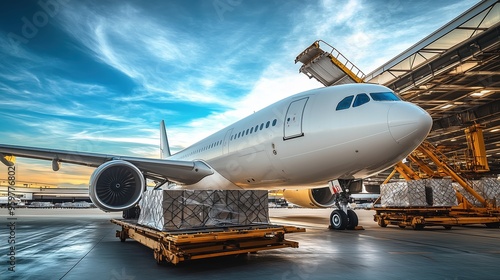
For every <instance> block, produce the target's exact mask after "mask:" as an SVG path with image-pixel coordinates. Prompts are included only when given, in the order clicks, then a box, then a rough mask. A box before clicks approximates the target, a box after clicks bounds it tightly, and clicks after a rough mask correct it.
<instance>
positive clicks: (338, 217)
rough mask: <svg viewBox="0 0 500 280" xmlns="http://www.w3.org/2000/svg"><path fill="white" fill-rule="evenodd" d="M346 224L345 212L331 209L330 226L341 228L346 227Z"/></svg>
mask: <svg viewBox="0 0 500 280" xmlns="http://www.w3.org/2000/svg"><path fill="white" fill-rule="evenodd" d="M347 224H348V218H347V214H346V213H345V212H344V211H342V210H333V211H332V214H331V215H330V228H332V229H337V230H342V229H346V227H347Z"/></svg>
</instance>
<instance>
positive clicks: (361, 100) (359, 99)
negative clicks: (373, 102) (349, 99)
mask: <svg viewBox="0 0 500 280" xmlns="http://www.w3.org/2000/svg"><path fill="white" fill-rule="evenodd" d="M368 102H370V97H368V95H366V94H364V93H360V94H358V95H356V99H354V103H353V104H352V107H358V106H361V105H363V104H365V103H368Z"/></svg>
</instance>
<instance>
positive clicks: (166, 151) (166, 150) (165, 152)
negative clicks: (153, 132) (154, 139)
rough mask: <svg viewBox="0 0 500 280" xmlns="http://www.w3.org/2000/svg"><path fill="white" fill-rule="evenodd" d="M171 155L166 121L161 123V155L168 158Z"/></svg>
mask: <svg viewBox="0 0 500 280" xmlns="http://www.w3.org/2000/svg"><path fill="white" fill-rule="evenodd" d="M169 156H171V154H170V146H169V145H168V138H167V130H166V129H165V121H164V120H162V121H161V123H160V157H161V158H167V157H169Z"/></svg>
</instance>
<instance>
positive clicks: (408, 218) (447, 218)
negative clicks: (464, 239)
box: [373, 207, 500, 230]
mask: <svg viewBox="0 0 500 280" xmlns="http://www.w3.org/2000/svg"><path fill="white" fill-rule="evenodd" d="M374 210H375V211H376V214H375V215H374V217H373V220H374V221H375V222H376V223H377V224H378V225H379V226H380V227H387V226H388V225H397V226H399V227H400V228H406V227H412V228H413V229H415V230H421V229H423V228H424V227H426V226H443V227H444V228H445V229H451V227H452V226H463V225H471V224H484V225H486V226H487V227H488V228H498V227H500V212H499V211H498V210H492V209H486V208H484V209H478V208H475V209H474V210H466V209H459V207H436V208H429V207H422V208H417V207H414V208H402V207H384V208H375V209H374Z"/></svg>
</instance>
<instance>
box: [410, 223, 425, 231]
mask: <svg viewBox="0 0 500 280" xmlns="http://www.w3.org/2000/svg"><path fill="white" fill-rule="evenodd" d="M412 227H413V229H414V230H423V229H424V227H425V225H423V224H415V225H413V226H412Z"/></svg>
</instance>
